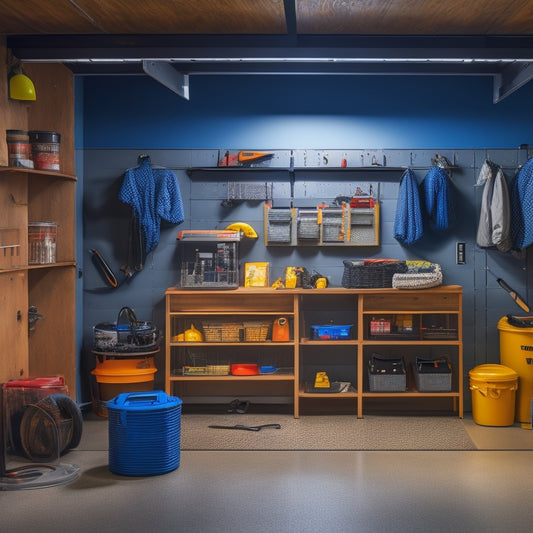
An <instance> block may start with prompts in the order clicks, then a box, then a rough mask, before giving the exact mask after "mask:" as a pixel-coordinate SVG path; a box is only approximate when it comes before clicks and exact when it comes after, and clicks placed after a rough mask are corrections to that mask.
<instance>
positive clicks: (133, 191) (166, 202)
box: [118, 157, 184, 253]
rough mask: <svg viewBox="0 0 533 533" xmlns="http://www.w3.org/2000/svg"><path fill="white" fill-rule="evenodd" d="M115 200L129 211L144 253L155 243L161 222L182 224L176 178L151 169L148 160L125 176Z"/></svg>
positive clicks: (131, 169) (144, 159) (163, 169)
mask: <svg viewBox="0 0 533 533" xmlns="http://www.w3.org/2000/svg"><path fill="white" fill-rule="evenodd" d="M118 197H119V199H120V200H121V201H122V202H124V203H125V204H129V205H130V206H131V207H132V209H133V212H134V215H135V216H136V218H137V219H138V221H139V223H140V227H141V230H142V232H143V235H144V238H145V248H146V253H148V252H150V251H151V250H153V249H154V248H155V247H156V246H157V244H158V242H159V236H160V226H161V219H164V220H166V221H168V222H171V223H173V224H179V223H181V222H183V220H184V214H183V201H182V199H181V193H180V189H179V185H178V180H177V178H176V175H175V174H174V172H172V171H171V170H169V169H166V168H152V165H151V163H150V158H149V157H145V158H143V160H142V162H141V164H140V165H139V166H138V167H136V168H130V169H129V170H127V171H126V172H125V174H124V180H123V182H122V187H121V189H120V192H119V196H118Z"/></svg>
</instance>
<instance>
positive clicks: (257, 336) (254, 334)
mask: <svg viewBox="0 0 533 533" xmlns="http://www.w3.org/2000/svg"><path fill="white" fill-rule="evenodd" d="M243 326H244V340H245V342H265V341H267V340H268V337H269V333H270V326H271V322H244V324H243Z"/></svg>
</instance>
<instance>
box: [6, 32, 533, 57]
mask: <svg viewBox="0 0 533 533" xmlns="http://www.w3.org/2000/svg"><path fill="white" fill-rule="evenodd" d="M7 46H8V48H10V49H11V50H12V51H13V53H14V54H15V56H16V57H18V58H20V59H21V60H23V61H24V60H26V61H28V60H65V61H66V60H69V59H70V60H75V59H89V58H96V59H111V58H116V57H120V58H124V59H129V58H141V59H167V58H171V57H183V58H185V57H192V58H194V57H197V58H208V57H213V56H215V57H218V58H231V57H244V58H253V57H261V58H268V57H272V58H278V59H281V58H284V57H294V58H305V57H321V58H323V57H339V58H349V57H359V58H370V59H371V58H383V57H387V58H405V57H412V58H420V59H423V58H428V57H432V58H478V59H531V58H533V35H532V36H390V35H389V36H375V35H374V36H372V35H369V36H366V35H365V36H362V35H297V36H296V37H295V36H292V35H28V36H8V37H7Z"/></svg>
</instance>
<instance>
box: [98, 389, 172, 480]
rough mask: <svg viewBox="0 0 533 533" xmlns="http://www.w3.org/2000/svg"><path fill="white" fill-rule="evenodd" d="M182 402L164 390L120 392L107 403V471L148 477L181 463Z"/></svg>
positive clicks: (169, 469) (167, 470)
mask: <svg viewBox="0 0 533 533" xmlns="http://www.w3.org/2000/svg"><path fill="white" fill-rule="evenodd" d="M181 404H182V401H181V400H180V399H179V398H176V397H174V396H168V395H167V394H166V393H164V392H163V391H154V392H151V393H149V392H134V393H123V394H119V395H118V396H117V397H116V398H113V399H112V400H111V401H110V402H109V403H108V411H109V429H108V431H109V470H110V471H111V472H113V473H115V474H121V475H124V476H151V475H156V474H164V473H166V472H170V471H172V470H175V469H176V468H178V467H179V465H180V447H181Z"/></svg>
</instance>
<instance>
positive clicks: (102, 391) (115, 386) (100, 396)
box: [91, 357, 157, 417]
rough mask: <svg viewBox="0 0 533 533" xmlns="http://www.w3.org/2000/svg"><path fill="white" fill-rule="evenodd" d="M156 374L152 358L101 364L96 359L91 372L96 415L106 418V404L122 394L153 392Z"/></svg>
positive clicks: (113, 360)
mask: <svg viewBox="0 0 533 533" xmlns="http://www.w3.org/2000/svg"><path fill="white" fill-rule="evenodd" d="M156 372H157V368H156V367H155V366H154V358H153V357H144V358H142V359H139V358H133V359H130V358H128V359H107V360H105V361H103V362H102V361H99V360H98V359H97V361H96V368H95V369H94V370H92V372H91V374H93V375H94V376H95V378H96V391H97V392H96V396H97V397H96V398H94V400H95V405H94V408H95V410H96V413H97V414H98V415H100V416H104V417H107V402H108V401H109V400H112V399H113V398H114V397H115V396H118V395H119V394H122V393H123V392H144V391H151V390H154V374H155V373H156Z"/></svg>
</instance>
